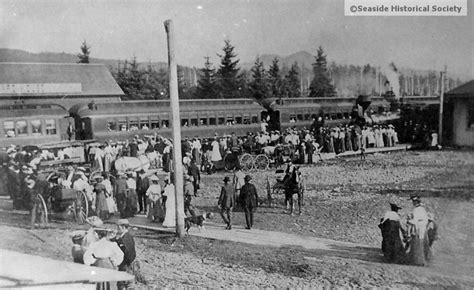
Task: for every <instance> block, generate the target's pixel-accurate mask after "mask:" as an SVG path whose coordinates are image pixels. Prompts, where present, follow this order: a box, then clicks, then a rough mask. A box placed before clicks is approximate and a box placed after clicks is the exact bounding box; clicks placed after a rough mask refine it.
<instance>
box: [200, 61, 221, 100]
mask: <svg viewBox="0 0 474 290" xmlns="http://www.w3.org/2000/svg"><path fill="white" fill-rule="evenodd" d="M204 59H205V60H206V61H205V62H204V68H202V69H200V70H199V71H200V72H201V74H202V75H201V76H200V78H199V81H198V86H197V89H196V98H198V99H213V98H216V97H217V90H216V81H215V74H216V70H215V69H214V68H213V67H212V63H211V62H210V61H209V57H208V56H206V57H205V58H204Z"/></svg>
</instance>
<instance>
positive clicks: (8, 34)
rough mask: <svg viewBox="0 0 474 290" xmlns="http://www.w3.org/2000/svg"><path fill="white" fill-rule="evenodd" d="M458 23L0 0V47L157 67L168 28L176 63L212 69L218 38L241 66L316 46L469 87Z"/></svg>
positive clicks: (203, 0) (313, 0)
mask: <svg viewBox="0 0 474 290" xmlns="http://www.w3.org/2000/svg"><path fill="white" fill-rule="evenodd" d="M467 2H468V3H469V10H468V16H466V17H349V16H344V10H343V8H344V7H343V3H344V2H343V1H342V0H324V1H323V0H247V1H245V0H212V1H211V0H186V1H185V0H153V1H151V0H148V1H145V0H141V1H140V0H137V1H130V0H129V1H119V0H108V1H105V0H102V1H97V0H94V1H92V0H90V1H77V0H68V1H64V0H48V1H45V0H35V1H32V0H31V1H24V0H13V1H6V0H0V24H1V30H0V47H3V48H16V49H22V50H27V51H30V52H44V51H51V52H67V53H78V52H79V47H80V45H81V42H82V41H83V40H84V39H85V40H86V41H87V43H88V44H90V46H91V47H92V53H91V57H97V58H114V59H117V58H118V59H130V58H132V57H133V56H136V57H137V59H138V60H140V61H150V60H151V61H166V60H167V51H166V50H167V45H166V34H165V30H164V26H163V21H165V20H166V19H172V20H173V23H174V27H175V32H176V45H177V47H176V56H177V59H178V62H179V63H180V64H184V65H192V66H198V67H202V66H203V63H204V56H210V57H211V62H213V63H214V64H217V63H218V61H219V59H218V57H217V56H216V54H217V53H220V52H221V49H222V46H223V43H224V41H223V40H224V39H225V38H228V39H230V40H231V43H232V44H233V45H234V46H235V51H236V52H237V53H238V55H239V58H240V59H241V61H243V62H253V61H254V60H255V57H256V56H257V55H258V54H278V55H281V56H286V55H289V54H291V53H294V52H298V51H301V50H305V51H308V52H310V53H312V54H315V53H316V50H317V48H318V46H320V45H321V46H323V48H324V49H325V51H326V53H327V55H328V59H329V60H330V61H331V60H334V61H336V62H339V63H341V62H343V63H353V64H365V63H370V64H376V65H385V64H388V63H389V62H391V61H393V62H395V64H396V65H398V66H404V67H410V68H416V69H437V70H440V69H442V67H443V66H444V65H445V64H446V65H447V66H448V71H451V72H452V73H457V74H462V75H465V76H469V77H471V78H472V77H473V76H474V72H473V62H474V54H473V51H474V50H473V42H474V41H473V40H474V36H473V13H472V8H473V5H472V2H471V0H467Z"/></svg>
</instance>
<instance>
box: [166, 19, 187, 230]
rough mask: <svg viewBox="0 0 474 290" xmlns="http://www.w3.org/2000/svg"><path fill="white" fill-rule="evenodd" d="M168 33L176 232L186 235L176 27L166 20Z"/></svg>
mask: <svg viewBox="0 0 474 290" xmlns="http://www.w3.org/2000/svg"><path fill="white" fill-rule="evenodd" d="M164 25H165V30H166V35H167V38H168V66H169V72H170V73H169V83H170V103H171V118H172V119H171V120H172V122H171V125H172V129H173V165H174V191H175V195H176V234H177V235H178V237H183V236H184V198H183V190H184V183H183V163H182V160H183V158H182V157H181V126H180V125H181V121H180V117H179V96H178V67H177V64H176V58H175V55H174V46H175V42H174V29H173V22H172V21H171V20H166V21H165V22H164Z"/></svg>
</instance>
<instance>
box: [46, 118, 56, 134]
mask: <svg viewBox="0 0 474 290" xmlns="http://www.w3.org/2000/svg"><path fill="white" fill-rule="evenodd" d="M44 127H45V129H46V135H56V122H55V121H54V119H46V120H44Z"/></svg>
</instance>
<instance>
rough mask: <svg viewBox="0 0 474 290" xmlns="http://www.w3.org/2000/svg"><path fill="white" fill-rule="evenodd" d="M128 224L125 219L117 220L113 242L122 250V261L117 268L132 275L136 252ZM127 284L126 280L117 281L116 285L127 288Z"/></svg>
mask: <svg viewBox="0 0 474 290" xmlns="http://www.w3.org/2000/svg"><path fill="white" fill-rule="evenodd" d="M129 226H130V224H129V222H128V220H127V219H120V220H118V221H117V229H118V233H117V236H116V238H115V242H116V243H117V245H118V246H119V248H120V249H121V250H122V252H123V261H122V263H121V264H120V265H119V268H118V270H119V271H123V272H127V273H129V274H132V275H133V272H134V271H133V269H132V263H133V261H135V258H136V256H137V253H136V251H135V240H134V239H133V236H132V235H131V234H130V232H129V231H128V227H129ZM128 284H129V283H128V282H118V283H117V286H118V288H119V289H126V288H128Z"/></svg>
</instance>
